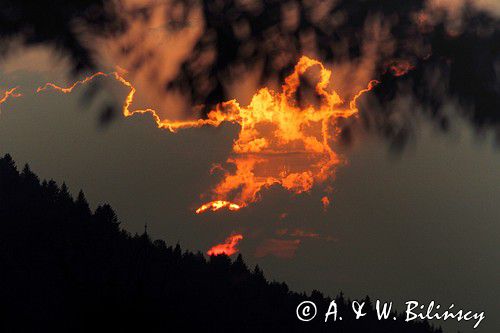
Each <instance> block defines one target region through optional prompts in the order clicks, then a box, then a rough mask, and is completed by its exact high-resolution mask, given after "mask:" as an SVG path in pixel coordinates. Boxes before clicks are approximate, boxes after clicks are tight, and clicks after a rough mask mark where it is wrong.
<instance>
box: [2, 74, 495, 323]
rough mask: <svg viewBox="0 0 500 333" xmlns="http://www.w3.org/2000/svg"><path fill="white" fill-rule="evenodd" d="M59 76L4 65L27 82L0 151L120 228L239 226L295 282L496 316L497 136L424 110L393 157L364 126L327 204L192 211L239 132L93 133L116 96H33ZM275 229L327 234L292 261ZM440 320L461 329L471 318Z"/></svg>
mask: <svg viewBox="0 0 500 333" xmlns="http://www.w3.org/2000/svg"><path fill="white" fill-rule="evenodd" d="M21 67H22V66H21ZM12 68H13V67H12ZM63 72H64V71H45V70H38V71H35V70H34V68H30V69H28V70H17V71H13V72H12V71H11V72H10V73H4V75H2V82H0V84H1V85H2V88H3V87H5V85H9V86H15V85H21V86H22V91H23V93H25V96H24V97H23V98H20V99H18V100H11V101H9V102H8V103H6V104H4V105H2V106H1V114H0V153H2V154H3V153H7V152H8V153H11V154H12V155H13V157H14V159H15V160H16V161H17V162H18V164H19V165H22V164H23V163H25V162H29V163H30V165H31V166H32V169H33V170H34V171H35V172H36V173H38V174H39V175H40V176H41V177H44V178H54V179H56V180H57V181H59V182H61V181H66V183H67V184H68V185H69V187H70V188H71V190H72V192H73V193H74V194H76V193H77V191H78V190H79V189H80V188H83V189H84V190H85V193H86V195H87V197H88V199H89V201H90V202H91V204H92V205H93V206H94V207H95V205H96V204H98V203H103V202H109V203H110V204H111V205H112V206H113V207H114V208H115V209H116V210H117V212H118V214H119V216H120V218H121V220H122V222H123V224H122V225H123V227H124V228H126V229H127V230H129V231H131V232H142V230H143V225H144V223H145V222H147V223H148V226H149V229H148V230H149V232H150V234H151V235H152V236H153V237H154V238H163V239H165V240H166V241H167V242H168V243H170V244H174V243H175V242H177V241H179V242H180V243H181V245H182V246H183V247H184V248H188V249H190V250H201V251H203V252H205V251H206V250H207V249H208V248H209V247H210V246H212V245H214V244H216V243H219V242H222V241H223V240H224V238H226V237H227V236H228V235H229V234H230V233H231V232H241V233H242V234H243V235H244V237H245V238H244V239H243V240H242V241H241V243H240V250H241V252H242V253H243V255H244V256H245V258H246V260H247V261H248V262H250V263H251V264H255V263H258V264H259V265H261V266H262V267H263V268H264V270H265V272H266V274H267V276H268V277H270V278H271V279H277V280H285V281H286V282H287V283H288V284H289V285H290V286H291V288H293V289H294V290H298V291H300V290H306V291H310V290H312V289H313V288H315V289H319V290H321V291H324V292H325V293H327V294H330V295H334V294H336V293H337V292H338V291H340V290H342V291H344V292H345V293H346V295H347V296H349V297H351V298H358V297H359V298H361V297H363V296H365V295H366V294H369V295H370V296H371V297H372V298H381V299H386V300H393V301H395V302H396V304H399V305H402V303H403V302H404V301H406V300H410V299H417V300H420V301H428V300H435V301H436V302H438V303H440V304H442V305H443V306H446V307H447V306H448V305H449V304H450V303H455V305H456V307H458V308H464V309H469V308H470V309H471V310H473V311H485V312H486V319H485V321H484V322H483V323H482V324H481V325H480V327H479V329H477V330H476V331H479V332H492V331H494V328H496V327H498V326H499V324H500V323H499V321H498V316H496V313H497V312H498V310H500V306H499V303H498V300H499V299H500V293H499V288H498V282H499V281H500V270H499V265H498V263H499V262H500V249H499V235H500V225H499V223H498V222H499V218H500V205H498V199H499V198H500V152H499V151H498V150H496V149H495V148H494V147H493V145H492V140H491V137H489V136H487V138H486V139H485V140H484V141H483V142H478V140H477V138H476V137H475V136H474V135H473V132H472V130H471V129H470V128H468V126H467V125H464V124H461V123H458V122H457V123H455V126H454V127H453V129H452V131H451V133H448V134H447V135H443V134H442V133H441V132H439V131H437V130H436V129H434V128H433V126H432V125H430V124H428V123H427V122H425V121H424V120H421V124H420V128H419V130H418V133H417V139H416V142H415V144H414V145H411V146H410V147H408V149H407V150H405V151H404V152H403V154H402V155H401V156H394V155H391V154H389V153H388V145H387V142H385V141H381V140H379V139H377V138H376V137H375V136H374V135H363V136H361V137H360V138H359V139H358V141H357V143H356V144H355V145H354V146H353V147H351V148H350V149H346V152H345V156H346V157H347V159H348V161H349V164H348V165H347V166H343V167H341V168H340V169H339V170H338V174H337V178H336V181H335V183H334V185H335V192H334V196H333V202H332V207H331V208H330V209H329V210H328V211H327V212H323V210H322V209H321V204H320V198H321V196H322V193H320V192H316V191H312V193H310V194H304V195H300V196H294V195H291V194H289V193H286V192H284V191H281V190H279V189H271V190H269V191H266V192H265V193H264V194H263V200H262V201H260V202H259V203H257V204H255V205H252V206H251V207H249V208H246V209H244V210H241V211H239V212H236V213H229V212H226V211H222V212H218V213H216V214H212V213H210V214H207V215H202V216H197V215H195V214H194V213H193V209H194V208H196V207H197V206H198V205H199V203H200V202H201V200H200V194H201V193H206V192H207V190H208V189H209V188H210V187H211V186H212V185H214V184H215V183H216V182H217V179H216V178H214V177H211V176H210V175H209V169H210V167H211V165H212V164H213V163H215V162H220V161H223V160H224V159H225V158H226V157H227V154H228V153H229V151H230V149H231V144H232V140H233V139H234V136H235V134H236V131H237V128H235V127H233V126H223V127H222V128H218V129H214V128H202V129H191V130H185V131H181V132H179V133H177V134H172V133H170V132H167V131H162V130H158V129H157V128H156V127H155V125H154V124H153V122H152V120H151V118H150V117H149V116H148V115H144V116H134V117H132V118H127V119H123V118H120V119H118V120H117V121H115V122H113V123H112V124H111V126H110V127H109V128H108V129H106V130H103V129H99V127H98V126H97V111H98V107H97V106H98V103H99V101H101V100H111V98H112V96H111V95H110V94H109V93H108V92H106V91H103V92H102V93H101V95H100V97H98V99H97V100H95V101H94V103H93V104H92V105H87V106H84V105H82V104H81V97H82V94H81V93H82V90H78V91H77V92H75V93H74V94H71V95H59V94H56V93H46V94H43V95H38V96H34V95H32V91H33V90H34V89H36V86H37V85H39V84H42V83H44V82H46V81H52V80H55V81H59V82H61V80H64V77H63V76H61V73H63ZM120 104H121V101H120V100H116V105H117V106H119V105H120ZM283 213H287V215H286V217H285V218H280V215H281V214H283ZM280 228H288V229H290V230H292V229H295V228H300V229H302V230H308V231H311V232H315V233H318V234H320V235H321V237H320V238H319V239H318V238H304V237H288V238H286V239H285V240H286V241H288V243H281V245H282V246H283V245H284V244H288V245H290V244H292V243H293V241H294V240H295V239H299V240H300V242H301V243H300V245H299V246H298V247H297V249H296V252H295V254H294V255H293V256H292V257H290V254H291V253H293V251H288V252H287V251H285V252H286V253H285V254H284V256H281V257H277V256H273V255H268V256H264V257H259V258H258V257H257V256H256V254H257V255H258V254H259V252H258V250H257V249H258V248H262V247H263V246H264V244H266V242H267V246H268V247H272V246H277V245H276V242H278V243H279V241H276V239H280V237H279V236H278V235H276V234H275V231H276V230H277V229H280ZM283 239H284V238H281V240H283ZM278 245H279V244H278ZM260 255H262V252H261V253H260ZM445 327H446V328H459V329H460V330H461V331H464V332H467V331H470V329H471V327H472V325H471V324H470V323H460V324H459V325H458V326H457V325H456V323H446V324H445Z"/></svg>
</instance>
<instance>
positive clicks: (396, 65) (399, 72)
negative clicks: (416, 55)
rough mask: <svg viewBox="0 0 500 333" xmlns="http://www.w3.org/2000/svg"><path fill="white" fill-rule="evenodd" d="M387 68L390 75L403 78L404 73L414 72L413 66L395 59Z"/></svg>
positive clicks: (405, 61) (406, 61)
mask: <svg viewBox="0 0 500 333" xmlns="http://www.w3.org/2000/svg"><path fill="white" fill-rule="evenodd" d="M387 68H388V70H389V71H390V72H391V74H392V75H394V76H403V75H405V74H406V73H408V72H409V71H411V70H414V69H415V66H413V65H412V64H411V63H410V62H409V61H408V60H403V59H397V60H393V61H391V62H390V63H389V64H388V65H387Z"/></svg>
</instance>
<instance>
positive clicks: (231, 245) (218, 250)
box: [207, 234, 243, 256]
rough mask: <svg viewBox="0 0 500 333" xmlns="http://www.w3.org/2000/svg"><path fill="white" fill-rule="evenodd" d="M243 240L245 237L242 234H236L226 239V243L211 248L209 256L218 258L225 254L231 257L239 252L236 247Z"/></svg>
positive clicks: (208, 252)
mask: <svg viewBox="0 0 500 333" xmlns="http://www.w3.org/2000/svg"><path fill="white" fill-rule="evenodd" d="M242 239H243V235H241V234H234V235H231V236H229V237H228V238H226V240H225V242H224V243H222V244H217V245H215V246H213V247H212V248H210V250H208V251H207V254H208V255H209V256H217V255H220V254H225V255H227V256H231V255H233V254H235V253H236V252H238V249H237V248H236V246H237V245H238V243H239V241H240V240H242Z"/></svg>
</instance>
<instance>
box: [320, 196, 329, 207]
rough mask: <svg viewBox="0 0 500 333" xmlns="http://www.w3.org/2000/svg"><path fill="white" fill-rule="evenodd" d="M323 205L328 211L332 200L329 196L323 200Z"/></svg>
mask: <svg viewBox="0 0 500 333" xmlns="http://www.w3.org/2000/svg"><path fill="white" fill-rule="evenodd" d="M321 203H322V204H323V209H325V210H326V209H327V208H328V206H330V199H329V198H328V197H327V196H324V197H323V198H321Z"/></svg>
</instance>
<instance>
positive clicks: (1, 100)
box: [0, 87, 22, 105]
mask: <svg viewBox="0 0 500 333" xmlns="http://www.w3.org/2000/svg"><path fill="white" fill-rule="evenodd" d="M17 89H18V87H15V88H11V89H8V90H6V91H5V92H4V94H3V96H2V98H0V105H2V104H3V103H5V102H6V101H7V100H8V99H9V98H17V97H21V96H22V94H21V93H18V92H16V90H17Z"/></svg>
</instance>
